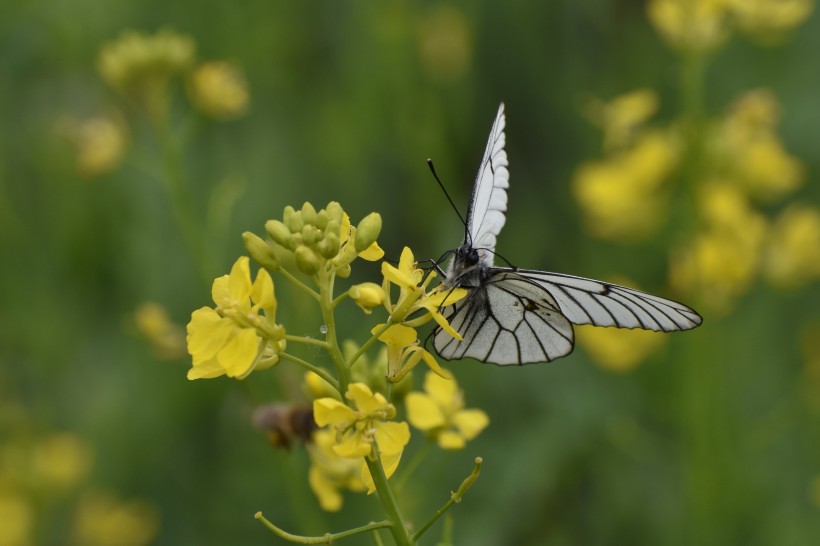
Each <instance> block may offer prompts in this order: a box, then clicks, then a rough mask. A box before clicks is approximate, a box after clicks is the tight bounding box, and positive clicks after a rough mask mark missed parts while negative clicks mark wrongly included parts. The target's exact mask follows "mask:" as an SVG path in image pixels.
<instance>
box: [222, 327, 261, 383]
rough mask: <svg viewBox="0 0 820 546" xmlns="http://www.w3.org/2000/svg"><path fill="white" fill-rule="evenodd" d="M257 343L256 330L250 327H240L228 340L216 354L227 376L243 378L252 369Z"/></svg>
mask: <svg viewBox="0 0 820 546" xmlns="http://www.w3.org/2000/svg"><path fill="white" fill-rule="evenodd" d="M258 345H259V338H258V337H257V336H256V330H254V329H252V328H242V329H241V330H239V332H237V333H235V334H234V335H233V337H231V339H229V340H228V343H227V344H226V345H225V347H223V348H222V350H221V351H219V354H218V355H217V359H218V360H219V363H220V364H221V365H222V367H223V368H225V372H226V373H227V374H228V377H236V378H237V379H244V378H245V377H247V376H248V374H249V373H251V372H252V371H253V364H254V362H255V361H256V355H257V353H258V350H259V347H258Z"/></svg>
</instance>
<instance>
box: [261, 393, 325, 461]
mask: <svg viewBox="0 0 820 546" xmlns="http://www.w3.org/2000/svg"><path fill="white" fill-rule="evenodd" d="M251 421H252V422H253V424H254V426H255V427H256V428H258V429H259V430H261V431H263V432H264V433H265V434H266V435H267V437H268V440H269V441H270V443H271V444H272V445H273V446H274V447H281V448H284V449H286V450H289V449H290V446H291V445H292V444H293V442H300V443H302V444H306V443H307V442H309V441H310V436H311V434H313V431H314V430H316V429H317V428H318V427H317V425H316V422H315V421H314V420H313V408H311V407H310V406H307V405H304V404H284V403H271V404H265V405H263V406H259V407H258V408H256V409H255V410H254V412H253V416H252V417H251Z"/></svg>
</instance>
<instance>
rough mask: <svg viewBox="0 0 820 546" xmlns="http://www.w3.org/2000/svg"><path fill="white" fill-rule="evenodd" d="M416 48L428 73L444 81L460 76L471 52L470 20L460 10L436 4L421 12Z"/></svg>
mask: <svg viewBox="0 0 820 546" xmlns="http://www.w3.org/2000/svg"><path fill="white" fill-rule="evenodd" d="M418 52H419V57H420V59H421V66H422V68H423V69H424V70H425V72H427V74H429V75H430V77H432V78H434V79H436V80H439V81H443V82H452V81H457V80H459V79H461V78H462V77H463V76H464V75H465V74H466V73H467V71H468V69H469V68H470V61H471V58H472V54H473V40H472V33H471V32H470V24H469V22H468V21H467V18H466V17H465V16H464V13H463V12H462V10H461V9H459V8H457V7H455V6H453V5H437V6H434V7H432V8H430V9H429V10H428V11H427V12H426V13H424V14H423V16H422V18H421V19H420V20H419V25H418Z"/></svg>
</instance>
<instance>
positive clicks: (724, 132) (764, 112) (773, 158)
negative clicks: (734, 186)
mask: <svg viewBox="0 0 820 546" xmlns="http://www.w3.org/2000/svg"><path fill="white" fill-rule="evenodd" d="M778 110H779V106H778V103H777V99H776V98H775V97H774V95H772V93H771V92H769V91H767V90H760V89H759V90H755V91H750V92H748V93H746V94H744V95H743V96H741V97H740V98H739V99H737V100H736V101H735V102H734V104H733V105H732V107H731V108H730V109H729V112H728V114H727V115H726V117H725V119H724V120H723V122H722V123H721V125H720V127H719V129H718V131H717V133H716V135H715V138H714V139H713V143H712V144H711V148H712V149H713V150H714V152H715V154H716V155H717V159H718V160H719V162H720V163H722V164H724V165H725V166H726V168H727V173H726V174H727V176H728V177H731V178H733V179H736V180H737V181H738V183H739V184H740V185H741V186H742V187H743V189H744V190H745V191H746V192H748V193H749V194H750V195H751V196H752V197H754V198H756V199H761V200H766V201H771V200H774V199H778V198H780V197H782V196H783V195H785V194H787V193H789V192H791V191H793V190H795V189H796V188H797V187H798V186H800V184H801V183H802V182H803V176H804V172H803V171H804V168H803V165H802V164H801V163H800V161H799V160H797V159H796V158H795V157H794V156H792V155H791V154H789V153H788V152H787V151H786V150H785V148H784V147H783V143H782V142H781V140H780V138H779V137H778V136H777V133H776V126H777V124H778V122H779V119H780V114H779V111H778Z"/></svg>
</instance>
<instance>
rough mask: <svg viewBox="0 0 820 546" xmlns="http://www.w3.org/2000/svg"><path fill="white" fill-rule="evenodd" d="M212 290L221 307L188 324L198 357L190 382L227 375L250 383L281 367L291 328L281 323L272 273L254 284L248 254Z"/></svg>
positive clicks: (260, 275) (195, 316) (191, 347)
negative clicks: (253, 374) (264, 371)
mask: <svg viewBox="0 0 820 546" xmlns="http://www.w3.org/2000/svg"><path fill="white" fill-rule="evenodd" d="M211 292H212V297H213V300H214V303H216V308H210V307H202V308H201V309H198V310H196V311H194V312H193V314H192V315H191V322H189V323H188V338H187V340H188V352H189V353H190V354H191V356H192V357H193V367H192V368H191V369H190V370H189V371H188V379H200V378H211V377H218V376H220V375H225V374H227V375H228V377H235V378H237V379H244V378H245V377H247V376H248V374H250V373H251V372H252V371H254V370H255V369H265V368H268V367H270V366H273V365H274V364H276V363H277V362H278V361H279V353H280V352H281V351H283V350H284V349H285V330H284V328H283V327H282V326H280V325H278V324H276V322H275V318H276V298H275V296H274V291H273V280H272V279H271V277H270V274H269V273H268V272H267V271H265V270H264V269H260V270H259V273H257V275H256V280H255V281H254V282H253V283H251V274H250V265H249V259H248V257H247V256H242V257H241V258H239V259H238V260H237V261H236V263H235V264H234V265H233V268H232V269H231V273H230V275H223V276H222V277H219V278H218V279H216V280H215V281H214V283H213V288H212V290H211ZM260 311H262V312H264V316H261V315H259V314H258V313H259V312H260Z"/></svg>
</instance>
